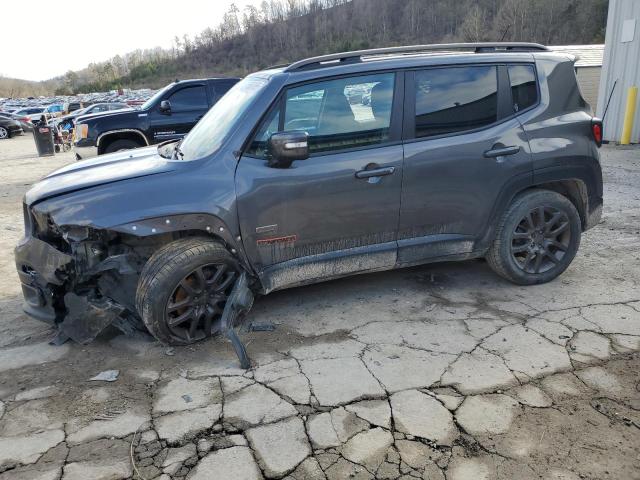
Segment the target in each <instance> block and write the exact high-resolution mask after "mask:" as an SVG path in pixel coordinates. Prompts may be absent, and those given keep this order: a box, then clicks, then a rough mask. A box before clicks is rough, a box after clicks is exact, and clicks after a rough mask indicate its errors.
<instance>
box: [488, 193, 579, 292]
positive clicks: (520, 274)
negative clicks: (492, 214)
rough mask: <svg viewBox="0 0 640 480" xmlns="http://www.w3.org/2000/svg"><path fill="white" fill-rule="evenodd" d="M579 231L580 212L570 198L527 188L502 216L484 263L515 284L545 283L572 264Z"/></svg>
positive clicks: (577, 245)
mask: <svg viewBox="0 0 640 480" xmlns="http://www.w3.org/2000/svg"><path fill="white" fill-rule="evenodd" d="M581 232H582V223H581V221H580V215H579V214H578V211H577V210H576V207H575V206H574V205H573V203H571V201H570V200H569V199H567V198H566V197H564V196H562V195H560V194H559V193H556V192H552V191H548V190H529V191H527V192H525V193H523V194H521V195H519V196H517V197H516V198H515V200H514V201H513V203H512V204H511V205H510V206H509V208H508V209H507V211H506V212H505V214H504V216H503V217H502V219H501V222H500V224H499V225H498V229H497V231H496V237H495V240H494V242H493V244H492V245H491V248H490V249H489V252H488V253H487V256H486V259H487V263H489V266H490V267H491V268H492V269H493V271H495V272H496V273H497V274H498V275H500V276H501V277H504V278H506V279H507V280H510V281H512V282H513V283H516V284H518V285H535V284H540V283H546V282H549V281H551V280H553V279H554V278H556V277H557V276H558V275H560V274H561V273H562V272H564V271H565V270H566V269H567V267H568V266H569V265H570V264H571V262H572V260H573V258H574V257H575V255H576V252H577V251H578V247H579V246H580V236H581Z"/></svg>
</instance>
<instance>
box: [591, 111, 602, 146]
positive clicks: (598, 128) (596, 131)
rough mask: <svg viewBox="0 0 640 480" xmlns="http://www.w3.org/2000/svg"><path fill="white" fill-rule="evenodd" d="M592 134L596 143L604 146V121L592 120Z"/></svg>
mask: <svg viewBox="0 0 640 480" xmlns="http://www.w3.org/2000/svg"><path fill="white" fill-rule="evenodd" d="M591 134H592V135H593V139H594V140H595V142H596V145H597V146H598V147H600V146H601V145H602V120H600V119H599V118H593V119H592V120H591Z"/></svg>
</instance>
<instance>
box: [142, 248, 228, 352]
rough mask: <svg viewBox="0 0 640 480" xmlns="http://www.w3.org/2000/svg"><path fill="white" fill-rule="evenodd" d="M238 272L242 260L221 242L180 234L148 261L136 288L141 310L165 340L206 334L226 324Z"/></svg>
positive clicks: (200, 337) (172, 342)
mask: <svg viewBox="0 0 640 480" xmlns="http://www.w3.org/2000/svg"><path fill="white" fill-rule="evenodd" d="M238 276H239V266H238V264H237V262H236V260H235V259H234V257H233V256H232V255H231V254H230V253H229V252H228V251H227V250H226V249H225V248H224V247H223V246H222V245H220V244H219V243H216V242H213V241H210V240H208V239H204V238H199V237H193V238H186V239H181V240H176V241H174V242H172V243H169V244H167V245H165V246H164V247H162V248H160V249H159V250H158V251H156V252H155V253H154V254H153V256H152V257H151V258H150V259H149V261H148V262H147V263H146V265H145V266H144V268H143V270H142V272H141V274H140V280H139V282H138V289H137V292H136V307H137V309H138V313H139V314H140V316H141V318H142V321H143V322H144V324H145V325H146V327H147V328H148V329H149V331H150V332H151V334H152V335H153V336H154V337H156V338H157V339H158V340H160V341H161V342H163V343H167V344H170V345H188V344H190V343H194V342H197V341H199V340H203V339H205V338H207V337H210V336H212V335H214V334H216V333H217V332H218V331H219V330H220V326H221V322H220V320H221V317H222V311H223V310H224V306H225V304H226V300H227V298H228V296H229V294H230V293H231V290H232V289H233V286H234V284H235V282H236V280H237V279H238Z"/></svg>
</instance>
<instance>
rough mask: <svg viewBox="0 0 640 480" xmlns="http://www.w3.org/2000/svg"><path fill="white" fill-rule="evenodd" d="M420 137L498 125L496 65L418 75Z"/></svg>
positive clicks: (418, 126)
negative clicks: (493, 124)
mask: <svg viewBox="0 0 640 480" xmlns="http://www.w3.org/2000/svg"><path fill="white" fill-rule="evenodd" d="M415 90H416V132H415V136H416V137H417V138H422V137H432V136H435V135H444V134H452V133H458V132H464V131H466V130H473V129H476V128H480V127H484V126H486V125H490V124H492V123H495V122H496V120H497V118H498V117H497V112H498V81H497V71H496V67H495V66H473V67H451V68H433V69H428V70H422V71H418V72H416V75H415Z"/></svg>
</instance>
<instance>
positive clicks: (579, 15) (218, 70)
mask: <svg viewBox="0 0 640 480" xmlns="http://www.w3.org/2000/svg"><path fill="white" fill-rule="evenodd" d="M607 7H608V0H269V1H264V2H262V5H261V7H260V8H256V7H253V6H248V7H246V8H245V9H244V10H242V11H240V10H239V9H238V8H236V7H235V6H232V7H231V9H230V10H229V11H228V12H226V13H225V15H224V19H223V21H222V22H221V24H220V25H218V26H215V27H211V28H208V29H207V30H205V31H203V32H201V33H199V34H197V35H195V36H189V35H185V36H183V37H182V38H175V40H174V46H173V48H172V49H170V50H161V49H156V50H147V51H140V50H138V51H135V52H132V53H129V54H127V55H124V56H116V57H114V58H112V59H111V60H110V61H108V62H103V63H97V64H91V65H90V66H89V67H88V68H87V69H85V70H82V71H80V72H68V73H67V74H66V75H65V76H64V77H62V78H59V79H56V80H57V82H58V83H59V87H58V91H59V92H60V93H62V92H68V93H70V92H86V91H92V90H94V91H95V90H105V89H110V88H115V87H117V86H123V87H142V86H149V87H159V86H161V85H163V84H165V83H167V81H169V80H172V79H174V78H188V77H194V76H213V75H244V74H246V73H248V72H251V71H254V70H257V69H260V68H264V67H266V66H269V65H273V64H279V63H285V62H289V61H292V60H295V59H298V58H301V57H305V56H310V55H315V54H322V53H329V52H335V51H341V50H352V49H360V48H371V47H381V46H391V45H403V44H417V43H438V42H456V41H473V42H475V41H495V40H506V41H509V40H512V41H533V42H540V43H543V44H548V45H562V44H578V43H600V42H603V41H604V28H605V24H606V13H607ZM1 95H2V93H0V96H1Z"/></svg>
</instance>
